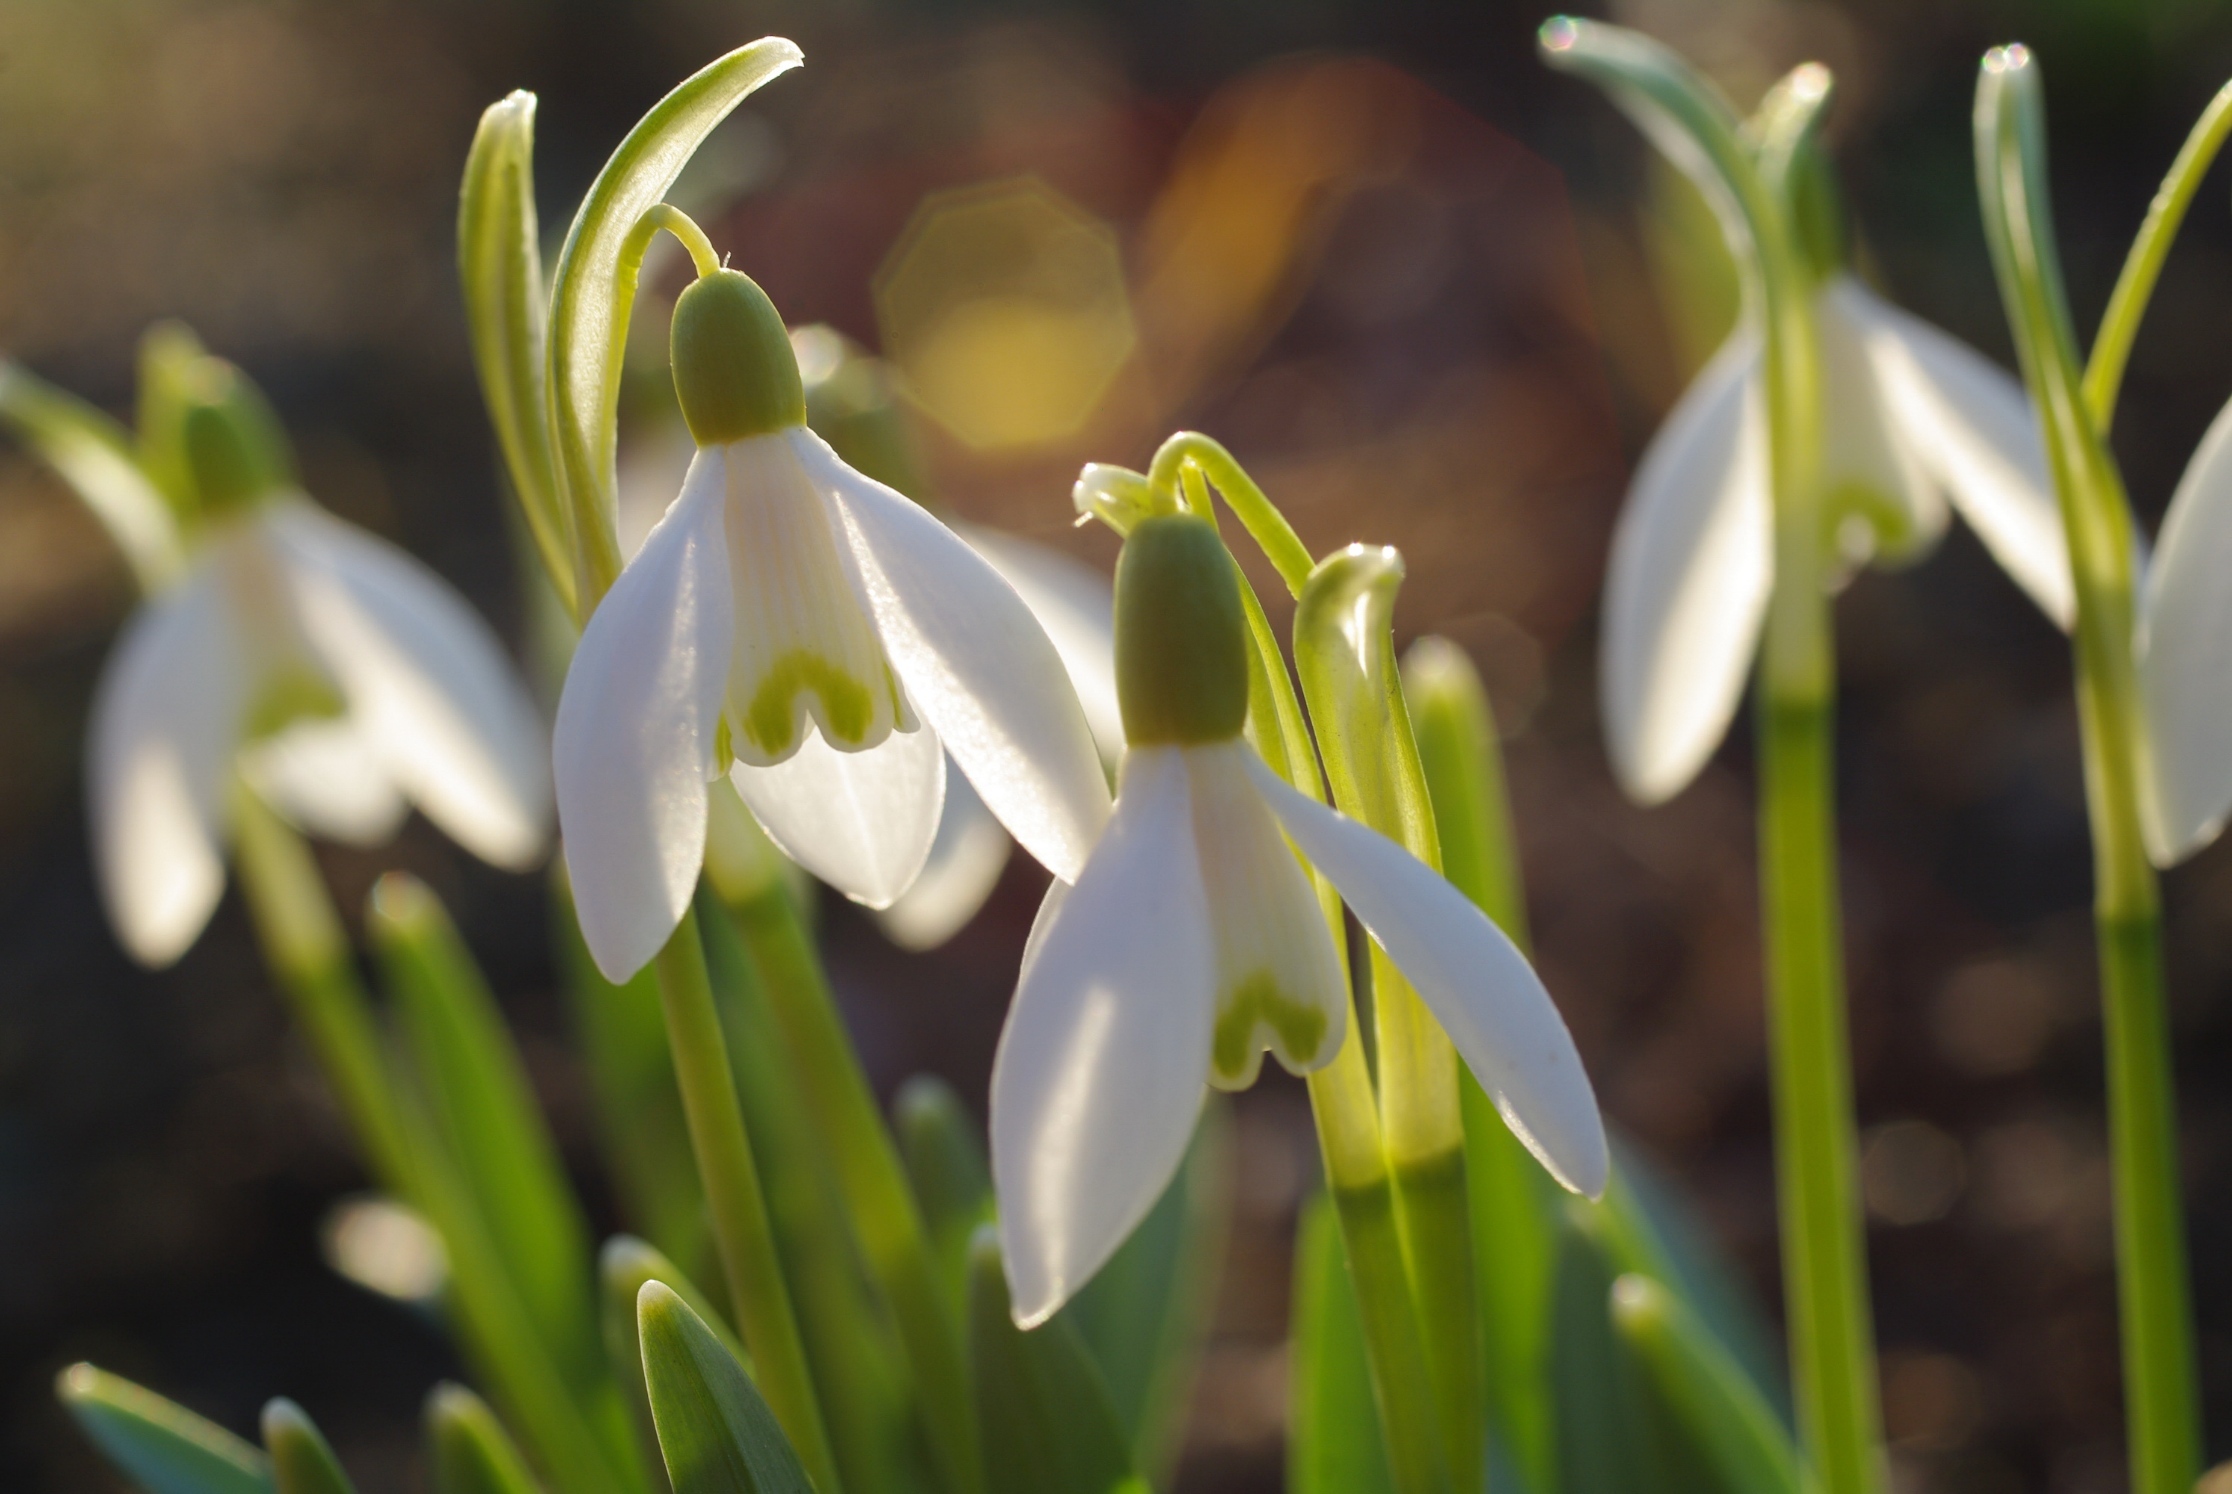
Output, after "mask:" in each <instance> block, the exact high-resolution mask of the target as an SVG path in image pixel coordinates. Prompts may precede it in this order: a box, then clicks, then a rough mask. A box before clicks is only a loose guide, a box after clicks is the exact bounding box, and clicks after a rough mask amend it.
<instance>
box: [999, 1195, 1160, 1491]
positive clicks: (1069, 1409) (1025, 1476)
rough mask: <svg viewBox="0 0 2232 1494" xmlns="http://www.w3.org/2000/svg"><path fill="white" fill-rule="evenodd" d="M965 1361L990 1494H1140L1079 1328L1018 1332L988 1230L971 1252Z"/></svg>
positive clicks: (1053, 1325)
mask: <svg viewBox="0 0 2232 1494" xmlns="http://www.w3.org/2000/svg"><path fill="white" fill-rule="evenodd" d="M969 1359H970V1362H971V1364H972V1366H973V1367H974V1369H975V1371H976V1397H977V1427H978V1431H979V1433H980V1435H981V1437H982V1440H983V1446H984V1484H985V1489H986V1491H987V1494H1147V1482H1146V1480H1145V1479H1142V1478H1140V1477H1138V1476H1137V1475H1136V1474H1134V1473H1133V1472H1132V1466H1131V1451H1130V1447H1129V1444H1128V1441H1127V1439H1126V1438H1125V1436H1124V1429H1123V1427H1122V1426H1121V1425H1120V1424H1119V1423H1118V1422H1117V1420H1116V1411H1115V1408H1114V1407H1113V1406H1111V1405H1110V1404H1109V1400H1108V1386H1107V1384H1106V1383H1105V1382H1104V1381H1103V1380H1102V1379H1101V1375H1100V1370H1099V1368H1098V1367H1097V1366H1096V1365H1095V1364H1094V1363H1093V1360H1092V1356H1090V1355H1089V1354H1087V1353H1086V1352H1085V1345H1084V1343H1083V1342H1082V1341H1081V1340H1080V1339H1079V1338H1078V1336H1077V1329H1076V1328H1075V1327H1074V1326H1073V1325H1072V1324H1071V1323H1069V1322H1068V1321H1067V1320H1066V1319H1065V1318H1062V1317H1056V1318H1054V1319H1053V1320H1052V1321H1050V1322H1048V1323H1046V1324H1045V1325H1043V1326H1042V1327H1038V1328H1034V1329H1032V1330H1031V1331H1030V1332H1028V1333H1025V1332H1024V1331H1023V1330H1021V1329H1019V1328H1017V1327H1016V1326H1015V1320H1014V1318H1013V1317H1012V1316H1010V1314H1009V1309H1008V1289H1007V1271H1006V1268H1005V1267H1004V1266H1002V1264H1001V1262H1000V1242H999V1234H998V1230H997V1228H996V1227H995V1226H993V1225H985V1226H983V1227H982V1228H980V1229H979V1230H978V1231H977V1233H976V1238H975V1239H974V1240H973V1241H971V1242H970V1247H969Z"/></svg>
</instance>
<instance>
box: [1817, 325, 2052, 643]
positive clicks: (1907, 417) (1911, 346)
mask: <svg viewBox="0 0 2232 1494" xmlns="http://www.w3.org/2000/svg"><path fill="white" fill-rule="evenodd" d="M1842 300H1843V305H1844V307H1845V311H1846V314H1847V315H1849V316H1850V317H1852V319H1853V320H1854V321H1855V322H1857V323H1858V324H1860V325H1861V326H1863V327H1865V328H1867V329H1869V332H1870V346H1871V348H1872V349H1873V352H1874V355H1875V360H1876V369H1877V371H1878V373H1879V375H1880V376H1881V378H1882V380H1883V390H1884V394H1885V396H1886V398H1887V399H1888V400H1889V401H1890V405H1891V410H1892V414H1893V416H1894V417H1895V418H1896V420H1897V421H1898V423H1899V429H1900V431H1901V433H1902V435H1903V436H1904V437H1905V439H1906V442H1907V446H1908V448H1909V449H1910V450H1911V451H1912V452H1913V453H1914V456H1915V459H1916V460H1917V461H1919V462H1921V464H1922V465H1923V466H1924V467H1925V468H1926V469H1927V470H1928V471H1929V472H1930V473H1931V474H1932V475H1934V476H1935V477H1936V478H1937V480H1938V481H1939V482H1941V483H1943V484H1944V485H1945V490H1946V492H1947V493H1948V494H1949V495H1950V496H1951V497H1952V499H1953V506H1954V507H1955V508H1957V509H1959V510H1960V512H1961V517H1962V518H1963V519H1966V520H1967V521H1968V524H1969V527H1970V528H1972V529H1974V530H1975V531H1976V536H1977V538H1978V539H1980V540H1982V541H1983V542H1984V548H1985V549H1987V550H1989V551H1991V552H1992V556H1993V558H1994V559H1996V560H1998V561H1999V563H2000V565H2001V567H2002V568H2003V569H2005V570H2006V572H2007V573H2008V574H2009V575H2010V576H2012V577H2014V578H2015V581H2016V583H2017V584H2018V585H2020V586H2021V587H2022V588H2023V589H2024V590H2025V591H2027V592H2029V593H2030V595H2031V599H2032V600H2033V601H2035V602H2037V603H2038V605H2039V607H2040V608H2041V609H2042V610H2043V611H2044V612H2045V614H2046V615H2047V616H2048V617H2050V618H2052V619H2053V620H2054V622H2055V623H2056V624H2058V625H2059V626H2061V627H2063V628H2067V627H2068V626H2069V624H2070V619H2071V618H2072V617H2074V616H2075V615H2076V614H2075V608H2076V596H2075V593H2074V592H2073V591H2072V589H2071V583H2070V579H2069V550H2068V547H2067V545H2066V544H2065V543H2064V542H2063V538H2062V524H2061V511H2060V509H2059V508H2057V507H2056V506H2055V500H2054V488H2053V482H2052V479H2051V478H2050V477H2049V476H2048V474H2047V471H2046V448H2045V445H2044V441H2043V438H2042V437H2041V436H2040V434H2039V429H2038V419H2037V417H2036V415H2035V414H2034V413H2033V412H2032V410H2031V404H2030V399H2029V397H2028V396H2026V395H2025V394H2024V393H2023V386H2022V384H2021V382H2019V381H2018V380H2017V379H2016V378H2015V377H2014V376H2013V375H2012V374H2010V373H2008V372H2007V371H2006V370H2005V369H2003V368H2001V367H1999V365H1997V364H1995V363H1993V362H1992V361H1991V360H1990V359H1988V358H1986V357H1984V356H1983V355H1982V354H1981V353H1978V352H1977V351H1976V350H1975V349H1973V348H1970V347H1967V346H1965V345H1964V344H1962V343H1961V342H1959V341H1958V340H1956V339H1955V338H1952V337H1948V336H1947V335H1946V334H1945V333H1943V332H1941V331H1939V330H1938V329H1937V328H1935V327H1933V326H1931V325H1930V324H1929V323H1928V322H1925V321H1923V320H1922V319H1921V318H1920V317H1916V316H1910V315H1908V314H1907V313H1906V312H1904V311H1901V310H1900V309H1899V308H1898V307H1896V306H1893V305H1892V304H1891V303H1890V302H1888V301H1885V300H1884V299H1882V298H1881V297H1880V296H1877V295H1874V294H1873V293H1871V292H1869V291H1867V290H1866V289H1864V288H1863V287H1861V286H1860V285H1859V284H1858V283H1857V282H1850V281H1848V282H1846V284H1845V288H1844V290H1843V293H1842Z"/></svg>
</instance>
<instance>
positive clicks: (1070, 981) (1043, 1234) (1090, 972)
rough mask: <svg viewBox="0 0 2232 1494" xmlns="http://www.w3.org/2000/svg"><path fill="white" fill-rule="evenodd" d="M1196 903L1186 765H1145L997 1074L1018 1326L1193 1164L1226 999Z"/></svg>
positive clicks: (1040, 1311)
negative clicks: (1215, 1024) (1220, 1005)
mask: <svg viewBox="0 0 2232 1494" xmlns="http://www.w3.org/2000/svg"><path fill="white" fill-rule="evenodd" d="M1056 886H1057V887H1058V886H1060V884H1059V883H1057V884H1056ZM1203 899H1204V894H1203V890H1202V881H1201V869H1200V866H1199V863H1198V862H1197V860H1196V858H1195V854H1194V840H1193V835H1192V826H1191V807H1190V805H1189V803H1188V794H1187V783H1186V766H1185V763H1184V761H1183V760H1182V756H1181V753H1180V751H1179V749H1176V748H1167V747H1165V748H1150V749H1147V750H1144V751H1135V752H1133V753H1131V754H1130V755H1129V756H1128V757H1127V758H1126V759H1125V762H1124V767H1123V779H1122V790H1121V793H1120V794H1119V796H1118V799H1117V803H1116V812H1115V816H1114V818H1113V820H1112V821H1111V822H1110V824H1109V826H1108V833H1107V834H1106V836H1104V837H1103V838H1102V840H1101V842H1100V844H1099V846H1098V847H1097V848H1096V849H1095V850H1094V851H1093V854H1092V858H1091V859H1090V860H1089V861H1088V862H1086V864H1085V866H1084V868H1083V871H1082V872H1081V874H1080V875H1079V878H1078V881H1077V885H1076V887H1075V888H1074V889H1073V890H1072V891H1071V892H1070V893H1069V894H1068V895H1067V896H1065V897H1062V898H1061V899H1060V900H1059V901H1057V902H1056V903H1055V904H1054V909H1055V911H1054V912H1053V914H1052V916H1051V918H1050V919H1048V920H1047V923H1048V926H1047V928H1046V929H1045V932H1044V934H1043V936H1042V938H1041V939H1040V941H1039V947H1038V949H1037V951H1036V955H1035V958H1033V959H1032V961H1031V962H1030V964H1029V966H1028V967H1027V968H1026V970H1025V971H1024V974H1023V978H1022V980H1021V982H1020V983H1019V984H1018V986H1017V987H1016V992H1015V1003H1014V1005H1013V1007H1012V1008H1011V1009H1010V1010H1009V1012H1008V1020H1007V1026H1006V1027H1005V1029H1004V1030H1003V1031H1002V1032H1001V1034H1000V1047H999V1053H998V1055H997V1057H996V1058H995V1059H994V1060H993V1065H992V1176H993V1180H994V1183H995V1185H996V1188H997V1191H998V1194H999V1200H1000V1247H1001V1252H1002V1254H1003V1256H1004V1257H1005V1259H1006V1263H1007V1275H1008V1289H1009V1294H1010V1296H1011V1298H1012V1305H1013V1310H1014V1314H1015V1321H1016V1322H1017V1324H1019V1325H1020V1326H1022V1327H1025V1328H1031V1327H1035V1326H1037V1325H1038V1324H1039V1323H1042V1322H1044V1321H1045V1320H1046V1319H1047V1318H1048V1317H1050V1316H1052V1315H1053V1313H1054V1312H1055V1310H1056V1309H1057V1308H1059V1307H1060V1306H1061V1305H1062V1304H1063V1303H1064V1302H1066V1301H1067V1300H1069V1298H1070V1296H1071V1295H1072V1294H1073V1293H1075V1292H1076V1291H1077V1289H1078V1288H1079V1287H1081V1286H1083V1285H1084V1284H1085V1283H1086V1282H1087V1281H1088V1280H1090V1279H1091V1277H1092V1275H1093V1273H1094V1272H1095V1271H1097V1270H1099V1269H1100V1267H1101V1266H1102V1265H1103V1264H1104V1263H1105V1262H1106V1261H1107V1259H1108V1257H1109V1256H1110V1255H1111V1254H1113V1253H1114V1252H1115V1250H1116V1247H1117V1246H1118V1245H1120V1244H1122V1243H1123V1241H1124V1238H1125V1236H1127V1235H1129V1234H1130V1233H1131V1231H1132V1229H1133V1228H1134V1227H1135V1226H1136V1225H1137V1224H1138V1223H1139V1221H1140V1220H1141V1219H1142V1218H1143V1217H1145V1215H1146V1213H1147V1211H1148V1210H1149V1209H1150V1208H1152V1207H1153V1206H1154V1202H1155V1200H1156V1198H1157V1197H1159V1196H1160V1195H1161V1193H1162V1190H1163V1189H1164V1187H1166V1186H1167V1185H1168V1184H1169V1182H1170V1179H1171V1177H1172V1176H1173V1175H1174V1174H1175V1173H1176V1172H1177V1170H1178V1164H1179V1162H1180V1161H1181V1159H1183V1157H1184V1156H1185V1153H1186V1145H1187V1142H1188V1141H1189V1140H1190V1139H1191V1137H1192V1135H1193V1127H1194V1121H1195V1118H1196V1117H1197V1116H1198V1115H1199V1114H1200V1111H1201V1103H1202V1098H1203V1096H1204V1095H1205V1094H1206V1093H1207V1079H1208V1069H1209V1026H1210V1010H1211V1004H1212V1002H1213V1001H1214V999H1215V994H1214V991H1213V988H1212V980H1213V976H1212V973H1211V972H1212V969H1213V965H1214V960H1215V952H1214V950H1213V949H1212V948H1211V944H1210V933H1209V920H1208V916H1207V912H1206V907H1205V903H1204V900H1203Z"/></svg>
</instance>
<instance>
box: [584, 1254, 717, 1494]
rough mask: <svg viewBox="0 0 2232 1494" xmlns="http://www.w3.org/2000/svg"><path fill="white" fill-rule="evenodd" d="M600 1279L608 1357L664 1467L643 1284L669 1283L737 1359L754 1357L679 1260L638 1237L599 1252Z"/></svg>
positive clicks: (645, 1437) (648, 1442)
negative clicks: (648, 1362) (647, 1355)
mask: <svg viewBox="0 0 2232 1494" xmlns="http://www.w3.org/2000/svg"><path fill="white" fill-rule="evenodd" d="M597 1279H598V1281H599V1283H600V1284H601V1290H600V1292H599V1297H600V1300H601V1301H602V1304H603V1310H602V1314H601V1316H602V1317H603V1319H604V1342H605V1360H606V1362H607V1363H609V1364H610V1365H611V1366H612V1369H613V1374H614V1376H615V1377H616V1378H618V1380H619V1381H620V1388H621V1391H622V1393H623V1394H624V1395H625V1396H626V1397H627V1400H628V1403H629V1407H630V1409H631V1410H632V1411H633V1413H634V1415H635V1420H636V1430H637V1433H638V1435H639V1436H641V1438H642V1439H643V1447H644V1451H645V1452H647V1453H649V1454H650V1455H651V1459H652V1462H653V1464H654V1465H655V1466H659V1467H660V1471H661V1472H664V1467H663V1465H661V1464H660V1463H659V1434H658V1430H657V1428H656V1427H654V1426H653V1425H652V1422H651V1392H650V1389H649V1387H647V1386H646V1385H645V1384H644V1383H643V1341H642V1339H641V1338H640V1337H639V1336H638V1320H637V1317H636V1299H637V1298H638V1297H640V1296H641V1295H642V1294H643V1284H644V1283H645V1282H647V1281H658V1282H664V1283H665V1284H666V1285H667V1286H668V1288H670V1289H671V1290H672V1291H673V1292H674V1294H675V1295H676V1296H678V1297H680V1298H681V1299H682V1300H683V1301H684V1302H687V1303H688V1304H689V1305H690V1311H692V1312H694V1313H696V1314H697V1315H698V1317H699V1318H701V1319H702V1320H703V1321H704V1323H705V1325H706V1327H708V1328H710V1329H712V1330H713V1333H714V1335H715V1336H716V1337H718V1338H719V1339H720V1340H721V1342H722V1343H723V1344H725V1345H727V1346H728V1350H729V1352H730V1353H732V1354H734V1355H735V1356H736V1361H737V1363H739V1364H742V1365H744V1366H745V1367H746V1368H747V1369H749V1368H750V1365H751V1360H750V1358H749V1357H748V1356H747V1355H746V1354H745V1352H744V1345H743V1344H742V1343H741V1342H739V1341H738V1339H737V1337H736V1334H735V1333H734V1331H732V1330H731V1329H730V1327H729V1325H728V1320H727V1319H726V1318H724V1317H723V1316H722V1315H721V1311H720V1309H719V1308H717V1307H716V1306H714V1304H713V1301H712V1299H711V1298H709V1297H707V1296H706V1295H705V1293H704V1292H702V1291H700V1290H699V1289H698V1287H697V1285H696V1284H695V1283H694V1282H692V1281H691V1280H690V1279H689V1278H688V1277H687V1276H685V1275H683V1274H682V1272H681V1271H680V1270H679V1269H678V1268H677V1267H676V1266H675V1264H674V1262H672V1261H670V1260H668V1259H667V1258H666V1257H665V1256H663V1255H661V1254H660V1253H659V1252H658V1250H657V1249H655V1248H654V1247H652V1246H650V1245H647V1244H645V1243H644V1242H643V1241H641V1240H638V1239H636V1238H635V1237H634V1236H632V1235H614V1236H613V1237H612V1238H611V1239H609V1240H607V1241H605V1243H604V1249H603V1250H602V1251H601V1252H599V1254H598V1256H597Z"/></svg>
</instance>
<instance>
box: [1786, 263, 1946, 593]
mask: <svg viewBox="0 0 2232 1494" xmlns="http://www.w3.org/2000/svg"><path fill="white" fill-rule="evenodd" d="M1867 295H1868V292H1867V291H1865V290H1863V289H1862V288H1861V287H1860V284H1859V283H1858V282H1857V281H1855V280H1853V279H1852V277H1850V276H1849V275H1846V276H1839V277H1838V278H1837V279H1836V280H1834V281H1832V282H1830V284H1829V285H1828V286H1827V287H1826V288H1824V289H1823V291H1822V292H1821V294H1820V295H1819V296H1817V297H1816V298H1815V301H1814V306H1815V312H1816V315H1815V319H1814V325H1815V328H1816V330H1817V331H1818V333H1819V343H1820V352H1821V384H1822V388H1821V404H1822V417H1823V418H1822V429H1821V438H1822V440H1821V448H1822V449H1821V477H1822V486H1823V495H1824V497H1825V498H1826V499H1827V500H1828V501H1830V502H1832V503H1835V504H1838V505H1840V507H1841V508H1843V509H1845V510H1847V511H1849V510H1853V509H1857V510H1858V511H1859V512H1860V513H1862V514H1864V515H1866V516H1867V518H1868V519H1869V520H1870V527H1871V528H1872V529H1873V530H1874V531H1876V534H1877V537H1878V538H1879V539H1880V541H1881V542H1882V543H1883V544H1884V545H1885V546H1886V553H1887V554H1888V555H1889V556H1890V557H1892V558H1904V557H1906V556H1911V555H1914V554H1918V553H1919V552H1921V551H1922V550H1925V549H1927V548H1928V547H1929V546H1930V545H1932V544H1934V543H1936V541H1937V540H1938V538H1939V537H1940V536H1941V535H1943V534H1944V532H1945V523H1946V510H1945V498H1944V495H1943V494H1942V493H1940V492H1939V491H1938V489H1937V486H1936V484H1935V482H1934V481H1933V480H1932V479H1931V477H1930V475H1929V473H1928V472H1927V471H1925V470H1924V469H1923V468H1922V467H1921V465H1920V464H1919V463H1918V462H1917V460H1916V458H1915V456H1914V454H1913V452H1912V451H1910V450H1909V449H1908V447H1907V445H1906V443H1904V442H1902V441H1900V440H1898V439H1897V438H1896V437H1895V435H1894V434H1893V426H1894V417H1893V413H1892V410H1891V406H1890V397H1889V395H1888V393H1887V392H1886V390H1885V389H1884V388H1883V382H1882V379H1881V377H1880V376H1879V374H1878V371H1877V367H1876V361H1875V356H1874V353H1875V348H1874V339H1873V337H1872V336H1871V332H1870V327H1871V325H1872V324H1870V323H1867V322H1865V321H1863V320H1862V319H1861V317H1860V316H1859V315H1857V314H1856V313H1855V311H1854V306H1853V303H1854V300H1855V298H1857V297H1865V296H1867ZM1845 558H1846V559H1847V560H1849V561H1853V562H1860V561H1865V560H1868V559H1870V558H1872V556H1871V555H1870V554H1869V553H1866V552H1863V553H1859V554H1847V556H1846V557H1845Z"/></svg>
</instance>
